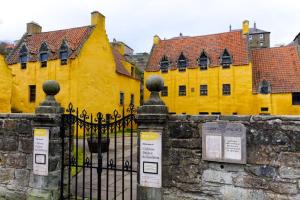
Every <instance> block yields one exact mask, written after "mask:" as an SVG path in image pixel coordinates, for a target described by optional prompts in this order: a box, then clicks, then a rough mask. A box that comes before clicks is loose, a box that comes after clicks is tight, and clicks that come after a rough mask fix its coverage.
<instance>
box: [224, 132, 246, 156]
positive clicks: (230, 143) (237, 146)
mask: <svg viewBox="0 0 300 200" xmlns="http://www.w3.org/2000/svg"><path fill="white" fill-rule="evenodd" d="M224 140H225V141H224V145H225V146H224V158H225V159H232V160H241V159H242V147H241V144H242V139H241V137H224Z"/></svg>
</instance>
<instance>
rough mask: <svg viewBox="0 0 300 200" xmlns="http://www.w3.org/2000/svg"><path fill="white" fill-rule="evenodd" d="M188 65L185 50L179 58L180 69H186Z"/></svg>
mask: <svg viewBox="0 0 300 200" xmlns="http://www.w3.org/2000/svg"><path fill="white" fill-rule="evenodd" d="M187 66H188V62H187V59H186V57H185V56H184V55H183V52H181V54H180V56H179V57H178V60H177V67H178V69H179V71H185V69H186V67H187Z"/></svg>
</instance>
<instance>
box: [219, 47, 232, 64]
mask: <svg viewBox="0 0 300 200" xmlns="http://www.w3.org/2000/svg"><path fill="white" fill-rule="evenodd" d="M231 64H232V57H231V55H230V54H229V52H228V50H227V49H225V50H224V52H223V54H222V55H221V65H222V67H223V69H228V68H230V65H231Z"/></svg>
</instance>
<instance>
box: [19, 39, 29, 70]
mask: <svg viewBox="0 0 300 200" xmlns="http://www.w3.org/2000/svg"><path fill="white" fill-rule="evenodd" d="M19 54H20V63H21V69H26V67H27V62H28V50H27V47H26V46H25V45H23V46H22V47H21V50H20V52H19Z"/></svg>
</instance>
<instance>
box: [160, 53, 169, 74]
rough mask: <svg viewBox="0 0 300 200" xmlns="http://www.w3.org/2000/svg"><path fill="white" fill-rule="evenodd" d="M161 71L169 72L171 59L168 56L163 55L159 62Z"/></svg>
mask: <svg viewBox="0 0 300 200" xmlns="http://www.w3.org/2000/svg"><path fill="white" fill-rule="evenodd" d="M159 66H160V70H161V72H168V69H169V67H170V61H169V59H168V57H167V56H165V55H164V56H163V57H162V58H161V60H160V62H159Z"/></svg>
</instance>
